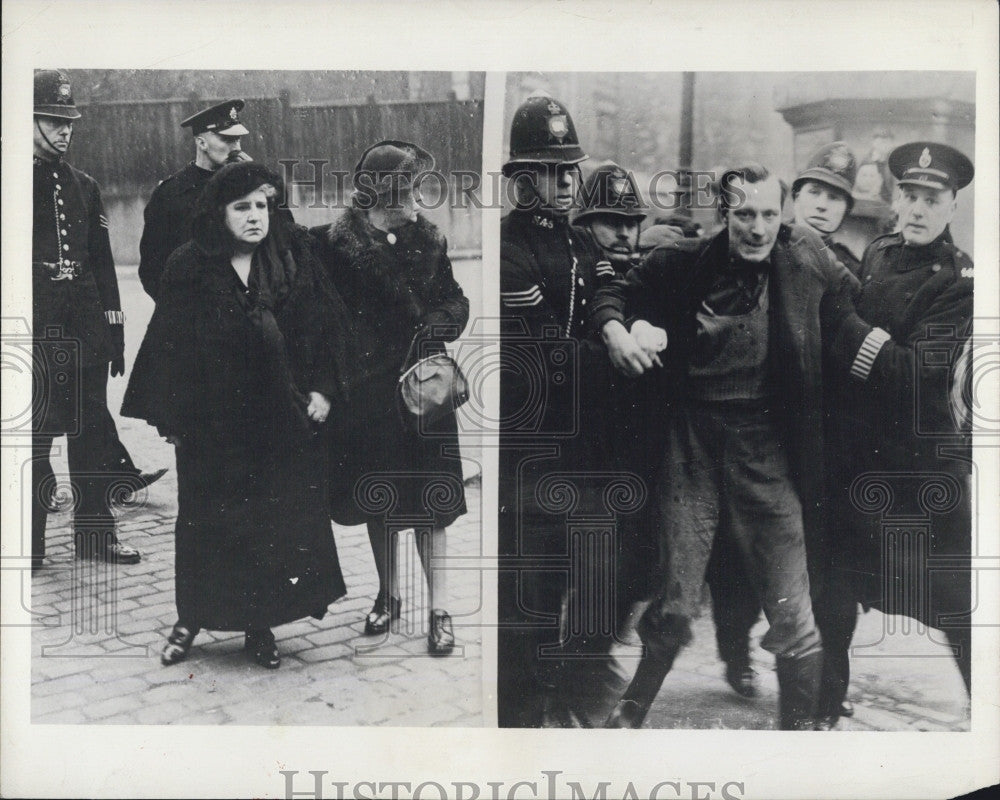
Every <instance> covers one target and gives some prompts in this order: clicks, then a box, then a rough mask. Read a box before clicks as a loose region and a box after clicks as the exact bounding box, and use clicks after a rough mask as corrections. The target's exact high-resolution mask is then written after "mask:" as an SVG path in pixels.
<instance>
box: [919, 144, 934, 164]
mask: <svg viewBox="0 0 1000 800" xmlns="http://www.w3.org/2000/svg"><path fill="white" fill-rule="evenodd" d="M917 163H918V164H919V165H920V166H921V168H922V169H927V168H928V167H929V166H930V165H931V151H930V150H929V149H928V148H926V147H925V148H924V152H922V153H921V154H920V158H919V159H918V160H917Z"/></svg>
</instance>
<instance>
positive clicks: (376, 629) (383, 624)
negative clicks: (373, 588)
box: [365, 593, 403, 636]
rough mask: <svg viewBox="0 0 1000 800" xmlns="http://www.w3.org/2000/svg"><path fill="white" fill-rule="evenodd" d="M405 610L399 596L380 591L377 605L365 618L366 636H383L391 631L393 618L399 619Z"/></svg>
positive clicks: (376, 600)
mask: <svg viewBox="0 0 1000 800" xmlns="http://www.w3.org/2000/svg"><path fill="white" fill-rule="evenodd" d="M402 612H403V601H402V600H400V599H399V598H398V597H393V596H392V595H389V597H388V598H386V596H385V595H383V594H381V593H379V595H378V597H376V598H375V605H373V606H372V610H371V611H369V612H368V616H367V617H366V618H365V636H381V635H382V634H384V633H388V632H389V625H390V624H391V623H392V621H393V620H396V619H399V616H400V614H401V613H402Z"/></svg>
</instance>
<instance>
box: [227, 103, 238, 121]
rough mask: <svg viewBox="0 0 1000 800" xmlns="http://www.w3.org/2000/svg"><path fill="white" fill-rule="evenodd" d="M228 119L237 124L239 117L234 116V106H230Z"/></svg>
mask: <svg viewBox="0 0 1000 800" xmlns="http://www.w3.org/2000/svg"><path fill="white" fill-rule="evenodd" d="M229 119H231V120H232V121H233V122H237V121H238V119H239V117H237V116H236V106H231V107H230V109H229Z"/></svg>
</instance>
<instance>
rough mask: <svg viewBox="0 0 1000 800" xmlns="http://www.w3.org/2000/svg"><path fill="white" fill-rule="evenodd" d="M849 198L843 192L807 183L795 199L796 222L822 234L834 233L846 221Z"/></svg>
mask: <svg viewBox="0 0 1000 800" xmlns="http://www.w3.org/2000/svg"><path fill="white" fill-rule="evenodd" d="M846 213H847V198H846V197H845V196H844V193H843V192H839V191H837V190H836V189H834V188H832V187H830V186H826V185H825V184H822V183H818V182H817V181H806V182H805V183H803V184H802V186H801V187H800V188H799V193H798V195H796V197H795V221H796V222H801V223H805V224H806V225H808V226H809V227H810V228H815V229H816V230H817V231H819V232H820V233H833V232H834V231H835V230H837V228H839V227H840V223H842V222H843V221H844V214H846Z"/></svg>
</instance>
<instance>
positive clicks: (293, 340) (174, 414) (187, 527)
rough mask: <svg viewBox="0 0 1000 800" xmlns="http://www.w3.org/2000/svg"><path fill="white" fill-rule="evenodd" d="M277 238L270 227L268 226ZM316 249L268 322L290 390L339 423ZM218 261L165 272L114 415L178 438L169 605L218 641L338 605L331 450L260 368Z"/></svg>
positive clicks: (241, 300)
mask: <svg viewBox="0 0 1000 800" xmlns="http://www.w3.org/2000/svg"><path fill="white" fill-rule="evenodd" d="M272 225H273V223H272ZM312 246H313V245H312V242H311V240H310V239H309V237H308V235H307V234H306V233H305V231H304V230H302V229H298V230H297V231H295V232H294V233H293V238H292V252H293V253H294V255H295V261H296V264H297V267H298V268H297V271H296V273H295V276H294V279H293V280H292V282H291V290H290V292H289V294H288V296H287V297H286V298H285V299H284V302H283V303H282V304H281V306H280V307H279V308H277V309H276V310H275V317H276V320H277V322H278V326H279V328H280V330H281V333H282V335H283V337H284V341H285V347H286V351H287V354H288V360H289V362H290V366H291V368H292V371H293V373H294V378H295V382H296V384H297V389H298V391H299V392H300V393H302V394H305V393H308V392H309V391H319V392H322V393H324V394H326V395H327V396H328V397H331V398H332V399H333V400H334V407H333V410H332V411H331V415H336V414H337V413H339V409H338V402H337V400H338V394H339V389H338V384H339V380H338V375H337V368H336V359H335V355H334V351H333V349H332V347H331V344H332V343H333V342H334V341H335V337H337V336H342V335H343V332H342V331H341V330H338V329H337V328H336V327H335V325H334V323H335V321H336V320H337V318H338V317H337V314H336V312H335V311H331V308H330V303H329V302H325V301H324V298H330V297H333V295H332V294H329V292H330V290H329V288H324V283H323V280H322V278H323V276H322V273H321V271H320V268H319V265H318V262H317V261H316V260H315V256H314V254H313V253H312V252H311V248H312ZM249 306H250V304H249V302H248V299H247V291H246V289H245V287H244V286H243V284H242V282H241V281H240V280H239V278H238V277H237V275H236V273H235V271H234V270H233V268H232V266H231V264H230V259H229V257H228V256H211V255H208V254H207V253H206V252H205V251H204V250H203V249H202V247H201V246H200V245H199V244H198V243H196V242H194V241H192V242H189V243H188V244H186V245H184V246H182V247H181V248H180V249H178V250H177V251H176V252H175V253H174V254H173V256H171V258H170V261H169V262H168V264H167V269H166V271H165V272H164V274H163V277H162V280H161V292H160V295H159V299H158V302H157V306H156V311H155V313H154V315H153V319H152V321H151V322H150V325H149V328H148V329H147V331H146V337H145V339H144V341H143V343H142V347H141V348H140V350H139V354H138V356H137V357H136V362H135V366H134V368H133V371H132V376H131V380H130V381H129V386H128V390H127V391H126V395H125V402H124V405H123V407H122V414H124V415H125V416H131V417H138V418H140V419H145V420H146V421H147V422H149V423H150V424H152V425H156V426H157V427H158V428H159V429H160V431H161V432H162V433H164V434H173V435H179V436H180V437H181V444H180V445H179V446H178V447H177V450H176V453H177V472H178V517H177V529H176V548H177V564H176V572H177V576H176V593H177V610H178V616H179V618H180V620H181V621H182V622H185V623H187V624H192V625H197V626H201V627H204V628H210V629H215V630H243V629H246V628H247V627H261V626H265V625H266V626H273V625H278V624H281V623H284V622H289V621H291V620H294V619H298V618H301V617H304V616H307V615H313V616H316V617H322V616H323V614H324V613H325V611H326V607H327V605H328V604H329V603H332V602H333V601H334V600H336V599H338V598H339V597H341V596H343V595H344V594H345V587H344V582H343V577H342V575H341V571H340V566H339V562H338V559H337V551H336V547H335V545H334V541H333V534H332V531H331V529H330V517H329V513H328V509H327V485H328V484H327V463H326V459H327V449H326V444H325V440H324V438H323V436H322V434H321V431H320V430H319V428H318V427H316V426H314V425H311V424H310V423H308V422H307V421H304V419H303V415H302V413H301V412H303V411H304V409H303V408H298V409H295V408H292V407H290V406H291V403H290V398H289V393H288V392H287V391H285V390H283V387H282V386H281V385H279V384H278V381H276V376H275V374H274V373H273V371H272V370H270V369H269V368H268V367H267V366H266V365H267V363H268V362H267V356H266V353H265V350H264V345H263V340H262V337H261V335H260V333H259V332H258V329H257V328H256V327H255V326H254V325H253V324H252V322H251V320H250V316H249Z"/></svg>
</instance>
